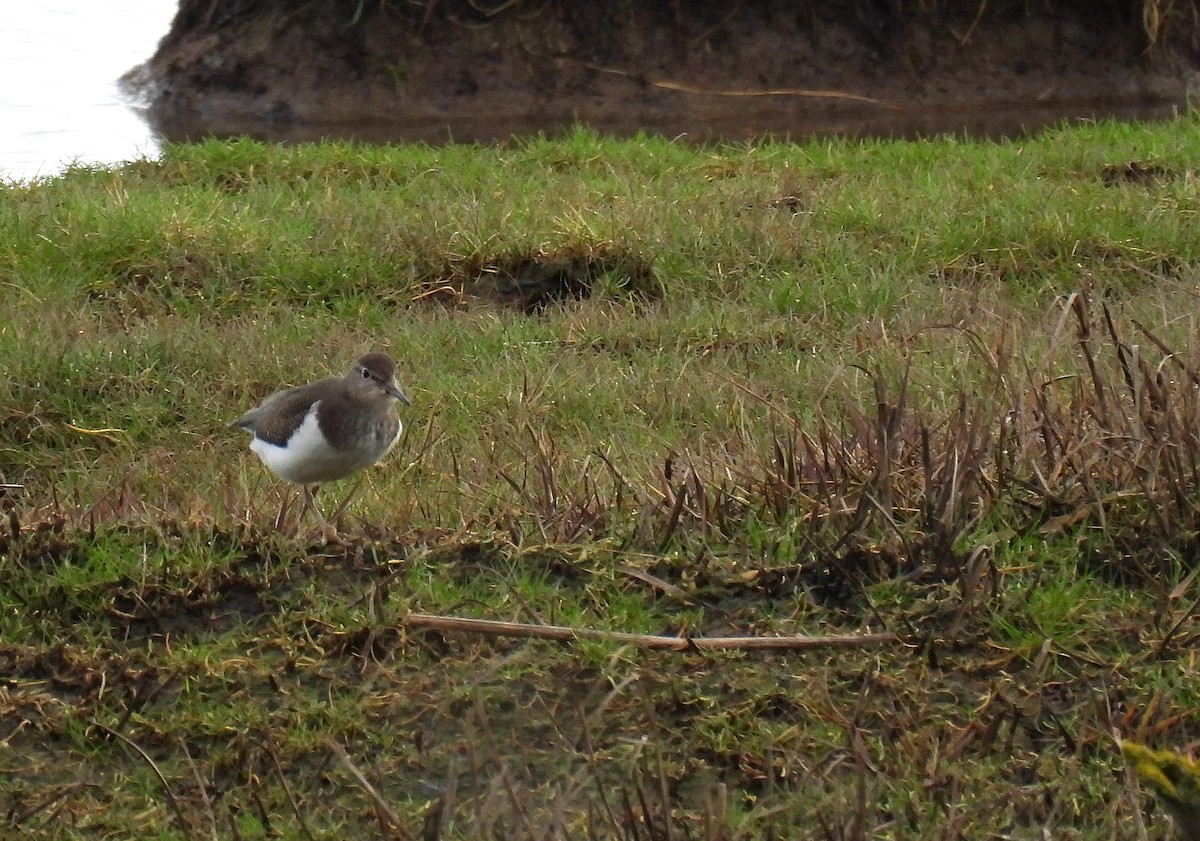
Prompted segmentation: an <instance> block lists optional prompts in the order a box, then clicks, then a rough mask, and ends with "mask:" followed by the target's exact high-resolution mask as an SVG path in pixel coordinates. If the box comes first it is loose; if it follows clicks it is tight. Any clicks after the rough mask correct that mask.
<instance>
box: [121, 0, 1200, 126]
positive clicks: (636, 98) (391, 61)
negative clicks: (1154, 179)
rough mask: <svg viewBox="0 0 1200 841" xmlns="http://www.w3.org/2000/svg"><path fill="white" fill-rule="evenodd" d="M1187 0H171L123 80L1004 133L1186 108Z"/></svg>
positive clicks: (347, 119) (237, 121)
mask: <svg viewBox="0 0 1200 841" xmlns="http://www.w3.org/2000/svg"><path fill="white" fill-rule="evenodd" d="M1185 5H1186V8H1187V11H1186V14H1184V13H1183V11H1182V7H1181V9H1176V10H1175V11H1174V13H1173V16H1172V18H1171V19H1170V20H1164V19H1163V18H1161V17H1156V16H1155V15H1156V14H1157V10H1158V6H1157V3H1156V2H1155V0H1146V2H1129V1H1128V0H1126V2H1101V3H1096V2H1082V1H1081V0H1070V2H1060V3H1054V4H1027V3H1024V2H1003V1H1002V2H985V3H980V2H978V0H969V2H960V1H959V0H945V2H933V3H929V2H926V3H922V4H919V5H918V4H916V3H909V2H905V1H904V0H892V2H884V0H855V2H845V3H842V2H804V0H744V2H730V0H697V2H687V3H683V2H677V0H674V1H673V2H669V1H668V0H626V2H615V3H577V2H574V1H573V0H546V1H545V2H533V1H532V0H508V2H500V0H494V2H489V3H485V2H480V0H440V2H439V0H426V2H424V3H421V2H409V3H385V2H379V0H362V2H359V3H355V2H348V0H314V2H309V3H304V4H295V3H293V2H290V0H234V2H224V3H212V2H211V0H181V2H180V9H179V12H178V14H177V16H176V18H175V21H174V24H173V27H172V29H171V32H170V33H169V34H168V36H167V37H166V38H165V39H164V40H163V42H162V43H161V45H160V47H159V50H158V52H157V54H156V55H155V56H154V58H153V59H152V60H151V61H150V62H148V63H147V65H145V66H144V67H142V68H139V70H138V71H137V72H136V73H135V74H133V77H132V81H133V82H134V83H135V84H136V85H140V87H141V89H142V91H143V97H144V99H145V101H146V102H147V104H148V106H149V108H148V113H149V115H150V118H151V121H152V123H153V124H154V126H155V128H156V129H157V130H159V131H160V132H161V133H163V134H164V135H165V136H166V137H168V138H170V139H186V138H195V137H198V136H203V135H208V134H216V135H226V134H241V133H248V134H252V135H255V136H259V137H264V138H271V139H309V138H318V137H358V138H361V139H366V140H426V141H439V140H446V139H456V140H492V139H497V138H503V137H507V136H510V135H513V134H527V133H536V132H538V131H545V132H554V131H555V130H557V129H559V128H562V127H565V126H569V125H571V124H572V123H575V122H582V123H586V124H588V125H590V126H592V127H594V128H596V129H599V130H602V131H605V132H610V133H614V134H629V133H633V132H636V131H639V130H646V131H651V132H659V133H666V134H670V135H676V134H689V135H692V136H696V137H700V138H706V137H723V138H746V137H752V136H756V135H760V134H764V133H774V134H779V135H788V136H804V135H811V134H818V135H820V134H881V135H892V136H897V135H900V136H908V135H913V134H921V133H934V132H942V131H968V132H971V133H976V134H998V133H999V134H1005V133H1013V132H1015V131H1020V130H1021V129H1023V128H1036V127H1038V126H1040V125H1044V124H1046V123H1050V122H1059V121H1061V120H1064V119H1071V118H1078V117H1097V116H1106V115H1116V116H1123V117H1124V116H1142V117H1147V116H1150V117H1153V116H1166V115H1168V114H1169V113H1171V112H1172V111H1173V110H1175V109H1178V108H1181V107H1183V105H1184V103H1185V101H1186V97H1187V96H1188V94H1189V92H1191V91H1194V90H1195V89H1196V88H1197V85H1198V84H1200V82H1198V80H1200V74H1198V72H1197V71H1198V70H1200V49H1197V44H1198V43H1200V24H1197V23H1196V22H1195V21H1196V15H1195V11H1194V7H1193V4H1192V3H1191V2H1188V3H1186V4H1185ZM1047 6H1050V8H1046V7H1047ZM921 7H924V8H923V9H922V8H921Z"/></svg>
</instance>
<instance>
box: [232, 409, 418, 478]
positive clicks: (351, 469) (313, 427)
mask: <svg viewBox="0 0 1200 841" xmlns="http://www.w3.org/2000/svg"><path fill="white" fill-rule="evenodd" d="M317 405H318V404H316V403H315V404H313V407H312V408H311V409H309V410H308V414H306V415H305V416H304V421H303V422H302V423H301V424H300V426H299V428H298V429H297V430H296V431H295V432H293V433H292V437H291V438H289V439H288V442H287V445H286V446H284V447H280V446H277V445H275V444H270V443H268V442H266V441H263V440H261V439H259V438H254V439H252V440H251V441H250V449H251V450H253V451H254V452H255V454H257V455H258V457H259V458H260V459H262V461H263V464H265V465H266V466H267V467H269V468H270V469H271V471H272V472H274V473H275V475H277V476H279V478H281V479H284V480H286V481H288V482H294V483H296V484H299V485H307V484H313V483H318V482H330V481H332V480H334V479H342V478H344V477H346V476H349V475H350V474H352V473H356V472H357V471H359V470H362V469H363V468H364V467H368V466H370V465H372V464H374V463H375V462H376V461H378V460H379V459H381V458H382V457H383V456H384V455H385V454H386V453H387V451H388V450H390V449H391V448H392V445H394V444H395V443H396V442H395V439H393V440H392V441H390V442H386V446H384V447H381V446H380V444H381V442H378V441H372V442H370V444H369V445H368V446H364V447H361V448H356V449H352V450H335V449H334V448H333V447H331V446H329V444H328V443H326V441H325V436H323V435H322V434H321V429H320V427H319V426H318V424H317ZM399 437H400V436H399V433H397V435H396V438H397V439H398V438H399ZM364 443H366V442H364Z"/></svg>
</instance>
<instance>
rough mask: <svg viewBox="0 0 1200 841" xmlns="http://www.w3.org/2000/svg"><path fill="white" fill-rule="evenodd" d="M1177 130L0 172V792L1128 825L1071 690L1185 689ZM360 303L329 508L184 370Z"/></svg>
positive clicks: (274, 815)
mask: <svg viewBox="0 0 1200 841" xmlns="http://www.w3.org/2000/svg"><path fill="white" fill-rule="evenodd" d="M1198 159H1200V123H1198V122H1197V120H1196V119H1195V118H1194V117H1186V118H1180V119H1178V120H1175V121H1173V122H1170V123H1164V124H1158V125H1130V124H1109V123H1104V124H1099V125H1095V126H1088V127H1082V128H1072V129H1062V130H1058V131H1052V132H1048V133H1046V134H1043V135H1040V136H1038V137H1036V138H1031V139H1023V140H1019V141H1009V142H1003V143H982V142H980V143H976V142H965V141H962V140H957V139H952V138H946V139H939V140H931V141H927V142H920V143H908V142H903V143H902V142H849V141H828V142H820V143H809V144H785V143H766V144H759V145H729V146H707V147H693V146H688V145H684V144H681V143H672V142H669V141H666V140H662V139H660V138H652V137H641V138H637V139H634V140H630V141H614V140H610V139H606V138H603V137H600V136H597V135H594V134H592V133H589V132H587V131H583V130H579V131H577V132H575V133H573V134H571V135H570V136H568V137H566V138H564V139H562V140H554V141H551V140H545V139H534V140H529V141H520V142H517V141H514V142H512V143H509V144H505V145H498V146H493V147H469V146H452V147H444V148H427V147H420V146H396V147H368V146H358V145H348V144H322V145H306V146H291V147H281V146H270V145H265V144H260V143H255V142H250V141H237V142H207V143H203V144H198V145H192V146H170V147H168V148H167V149H166V150H165V151H164V153H163V158H162V160H161V161H142V162H137V163H133V164H130V165H128V166H125V167H122V168H118V169H112V170H104V169H87V168H77V169H74V170H71V171H68V172H67V173H65V174H64V175H62V176H60V177H56V178H52V179H47V180H44V181H40V182H37V183H34V184H31V185H6V186H3V187H2V188H0V190H2V193H3V195H2V196H0V242H2V243H4V245H3V247H0V311H2V312H4V313H5V317H4V318H3V319H0V364H2V366H3V370H4V371H5V376H4V377H3V378H0V483H9V484H16V485H20V486H21V488H20V489H19V490H7V491H3V492H0V493H2V494H3V495H2V496H0V513H3V514H4V519H5V520H6V521H7V522H4V521H0V770H2V771H3V773H2V774H0V780H2V781H0V807H2V808H0V820H2V821H7V822H8V824H10V827H11V828H17V827H19V829H20V831H22V832H24V833H26V834H27V835H28V836H29V837H36V838H47V839H74V838H97V837H114V838H116V837H147V838H169V839H200V838H208V837H213V836H214V835H216V836H217V837H229V838H247V839H249V838H268V837H270V838H287V839H292V838H296V839H300V838H304V839H308V838H331V839H332V838H345V837H347V836H350V835H352V834H357V835H362V836H364V837H393V836H394V837H415V836H417V835H419V834H422V832H424V837H434V838H463V839H476V838H485V837H488V838H494V837H503V838H510V837H511V838H534V837H542V836H545V835H553V834H556V833H557V834H558V835H560V836H567V835H569V836H571V837H578V836H583V835H585V834H588V833H590V834H591V836H594V837H598V838H618V837H619V838H646V839H659V838H668V837H676V838H678V837H689V838H702V839H735V838H738V839H740V838H747V839H757V838H769V837H795V838H811V839H854V838H893V839H929V838H957V837H970V838H996V839H999V838H1007V837H1026V836H1029V837H1033V836H1034V835H1040V834H1041V833H1042V832H1043V830H1045V831H1049V832H1052V833H1060V832H1065V833H1068V834H1069V836H1070V837H1072V838H1078V839H1085V840H1086V839H1108V838H1112V837H1114V836H1119V837H1124V836H1127V835H1128V836H1130V837H1132V835H1133V833H1134V832H1135V829H1134V828H1135V826H1136V825H1137V822H1138V821H1144V822H1145V825H1146V827H1147V831H1148V835H1149V837H1150V838H1165V837H1167V835H1168V833H1169V824H1168V822H1167V821H1166V820H1164V819H1163V818H1162V817H1161V816H1160V815H1158V814H1157V813H1154V812H1153V811H1151V812H1150V813H1148V814H1147V815H1146V816H1145V817H1144V818H1143V817H1141V815H1142V808H1143V804H1142V803H1141V802H1140V800H1139V798H1138V794H1137V792H1136V790H1135V789H1134V788H1133V787H1132V784H1131V783H1129V782H1127V781H1126V778H1125V777H1124V776H1122V773H1121V770H1120V769H1121V768H1122V761H1121V759H1120V758H1119V751H1118V749H1117V747H1116V744H1115V742H1114V741H1113V735H1114V733H1115V734H1119V735H1121V736H1122V737H1126V738H1130V739H1133V740H1135V741H1140V742H1147V743H1152V744H1159V745H1164V746H1170V747H1173V748H1176V749H1183V750H1191V749H1194V748H1195V746H1196V744H1197V740H1198V739H1200V731H1198V730H1197V723H1196V721H1195V720H1194V716H1192V714H1191V711H1192V710H1194V709H1195V708H1196V704H1197V689H1196V687H1197V686H1200V674H1197V671H1196V664H1195V662H1194V658H1193V657H1192V656H1191V654H1190V651H1191V649H1192V648H1194V642H1195V638H1196V633H1197V624H1196V622H1197V620H1196V616H1195V610H1194V603H1195V602H1196V597H1197V594H1196V584H1195V582H1194V581H1193V580H1192V579H1191V578H1190V577H1189V576H1190V575H1191V574H1192V572H1193V571H1194V570H1195V568H1196V563H1195V558H1196V545H1197V543H1196V541H1197V533H1198V531H1200V528H1198V524H1200V505H1198V503H1197V485H1198V484H1200V481H1198V479H1197V477H1200V400H1198V398H1197V396H1196V392H1195V384H1196V383H1197V382H1200V377H1198V375H1197V374H1196V372H1197V371H1200V346H1198V343H1197V340H1196V338H1195V337H1196V323H1195V322H1196V316H1195V313H1196V311H1197V293H1198V292H1200V283H1198V282H1197V281H1198V279H1200V274H1198V269H1200V240H1198V239H1197V238H1196V236H1195V223H1196V210H1197V207H1200V199H1198V198H1197V191H1196V178H1197V176H1196V171H1195V170H1194V168H1193V167H1194V162H1195V161H1196V160H1198ZM1131 161H1136V162H1139V163H1142V164H1146V165H1147V166H1150V167H1153V168H1154V169H1152V170H1146V171H1147V172H1148V173H1149V175H1148V176H1147V177H1146V178H1144V179H1138V178H1134V179H1132V180H1124V179H1123V178H1122V177H1121V173H1123V172H1126V171H1128V170H1126V169H1124V167H1125V164H1127V163H1128V162H1131ZM368 349H384V350H387V351H388V352H390V353H391V354H392V355H393V356H395V357H396V358H397V359H398V360H399V366H400V373H399V379H400V384H401V386H402V387H403V388H404V390H405V391H406V393H407V394H408V395H409V396H410V397H411V398H412V399H413V404H414V405H413V407H412V408H411V409H406V410H405V412H404V420H405V423H406V425H407V432H406V433H405V437H404V438H403V440H402V442H401V444H400V445H399V446H398V447H397V450H396V451H395V452H394V453H393V454H392V455H391V456H390V457H389V459H388V460H387V461H386V462H384V464H382V465H381V466H379V467H377V468H373V469H372V470H371V471H369V474H368V476H367V478H366V481H365V482H364V484H363V486H362V489H361V490H360V492H359V494H358V495H357V496H356V497H355V499H354V500H353V502H352V503H351V504H350V506H349V510H348V512H347V514H346V515H345V517H344V518H343V521H342V523H341V526H342V529H343V531H344V532H345V533H346V534H347V535H349V540H348V544H347V545H346V546H342V547H338V546H332V547H325V546H322V545H321V544H320V542H319V541H318V540H317V538H316V536H315V534H316V532H315V527H314V524H313V523H311V522H305V523H300V524H297V523H296V522H295V517H296V511H297V510H298V507H297V504H296V500H295V490H294V489H291V488H288V487H285V486H283V485H282V483H280V482H279V481H277V480H276V479H275V478H274V477H273V476H271V475H270V474H269V473H268V472H267V471H266V470H265V468H264V467H263V466H262V465H261V464H260V463H259V462H258V461H257V459H255V457H254V456H253V455H252V454H251V453H249V452H248V450H247V449H246V440H245V436H244V435H243V434H241V433H240V431H238V430H234V429H230V428H229V427H228V424H229V422H230V421H231V420H232V419H234V418H236V417H238V416H239V415H240V414H241V412H243V411H244V410H245V408H246V407H248V406H250V405H252V404H253V403H254V402H256V401H257V400H259V399H261V398H262V397H263V396H265V395H266V394H267V393H269V392H270V391H272V390H273V389H275V388H277V387H280V386H282V385H288V384H295V383H298V382H302V381H306V380H309V379H312V378H315V377H318V376H324V375H327V374H329V373H337V372H340V371H341V370H342V369H344V367H345V366H346V365H348V364H349V362H350V361H351V360H352V359H353V358H354V357H355V356H356V355H358V354H359V353H361V352H363V351H366V350H368ZM349 484H350V483H349V482H346V483H340V484H338V485H335V486H333V487H330V488H327V489H325V490H324V491H323V492H322V494H321V497H320V500H321V504H322V505H323V506H324V508H325V510H327V511H329V510H332V509H333V507H335V506H336V503H337V501H339V500H340V498H341V496H342V495H343V494H344V493H345V492H346V491H347V490H348V486H349ZM287 500H291V507H290V509H289V512H288V514H287V516H286V517H285V520H286V522H285V527H284V530H283V531H282V532H279V531H277V530H276V529H275V527H274V522H275V519H276V515H277V513H278V512H279V510H280V507H281V505H282V504H283V503H285V502H286V501H287ZM410 612H420V613H433V614H445V615H450V616H463V617H475V618H481V619H491V620H503V621H514V622H523V623H530V624H558V625H567V626H571V627H578V628H586V629H603V630H611V631H625V632H634V633H644V634H667V635H675V634H683V635H690V636H697V637H699V636H728V635H755V636H774V635H787V634H826V633H854V632H866V631H883V630H888V631H892V632H895V633H896V634H898V635H899V637H900V639H901V641H902V644H893V645H887V646H883V647H861V648H853V649H827V650H816V651H808V652H753V651H728V652H718V653H701V652H698V651H688V652H680V653H669V652H655V651H648V650H640V649H638V648H636V647H634V646H631V645H629V644H625V643H621V642H619V641H616V640H591V639H589V640H579V641H577V642H575V643H570V644H563V643H555V642H550V641H545V640H522V639H508V638H500V637H487V636H478V635H468V634H465V633H460V632H452V631H441V632H439V631H430V630H417V629H414V628H411V627H409V626H406V624H405V621H404V620H405V617H406V616H407V615H408V614H409V613H410ZM110 731H115V732H116V733H119V734H120V735H119V736H114V735H112V732H110ZM335 746H336V747H335ZM338 748H341V749H344V750H345V751H346V755H347V756H348V757H349V764H347V762H345V761H343V760H342V759H340V758H339V756H338V753H337V749H338ZM139 751H141V752H139ZM351 765H353V766H354V769H355V770H357V771H358V772H360V773H362V774H364V775H365V776H366V777H367V778H368V779H369V780H370V781H371V784H372V786H374V788H375V791H376V793H375V794H374V795H373V794H371V793H370V792H369V791H368V790H367V788H366V787H365V786H363V785H362V784H361V782H360V781H359V780H358V779H357V778H356V776H355V772H354V771H352V770H351V767H350V766H351ZM389 810H390V811H392V812H393V813H394V814H395V815H396V820H397V821H398V822H399V827H397V826H393V825H392V818H390V817H388V815H387V812H388V811H389ZM423 827H424V829H423Z"/></svg>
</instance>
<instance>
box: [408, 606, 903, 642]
mask: <svg viewBox="0 0 1200 841" xmlns="http://www.w3.org/2000/svg"><path fill="white" fill-rule="evenodd" d="M404 624H405V625H406V626H407V627H409V628H433V629H436V630H442V631H466V632H468V633H473V634H488V635H491V636H499V637H535V638H537V639H550V640H568V641H570V640H577V639H587V640H608V641H610V642H619V643H629V644H631V645H636V646H637V647H639V648H656V649H667V650H672V651H686V650H688V649H696V648H699V649H706V650H709V649H719V648H736V649H742V650H752V649H766V650H775V651H779V650H787V651H795V650H799V649H813V648H858V647H863V646H872V645H886V644H889V643H896V642H899V641H900V638H899V637H898V636H896V635H895V634H891V633H882V634H838V635H833V636H827V637H664V636H656V635H654V634H630V633H625V632H623V631H599V630H596V629H594V628H566V627H563V626H562V625H526V624H524V623H521V622H496V621H492V620H489V619H463V618H460V617H457V616H433V615H431V614H428V613H410V614H408V616H406V617H405V619H404Z"/></svg>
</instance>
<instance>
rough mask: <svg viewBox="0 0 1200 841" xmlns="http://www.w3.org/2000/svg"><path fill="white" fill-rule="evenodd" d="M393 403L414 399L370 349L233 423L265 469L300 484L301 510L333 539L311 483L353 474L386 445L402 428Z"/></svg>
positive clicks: (388, 364) (388, 365)
mask: <svg viewBox="0 0 1200 841" xmlns="http://www.w3.org/2000/svg"><path fill="white" fill-rule="evenodd" d="M397 401H399V402H401V403H404V404H405V405H406V406H407V405H412V404H411V401H410V400H409V399H408V397H407V396H406V395H405V394H404V392H403V391H401V390H400V388H399V386H397V385H396V364H395V363H394V362H393V361H392V358H391V357H390V356H388V355H387V354H385V353H378V352H375V353H368V354H366V355H365V356H360V357H359V358H358V359H356V360H355V361H354V364H353V365H351V366H350V369H349V370H348V371H347V372H346V373H345V374H344V375H343V376H340V377H327V378H325V379H323V380H317V381H316V382H311V383H308V384H306V385H299V386H295V387H293V388H285V389H283V390H281V391H276V392H275V393H274V394H272V395H270V396H269V397H267V398H266V399H265V400H263V401H262V403H260V404H259V405H258V406H255V407H254V408H253V409H251V410H250V411H248V412H246V413H245V414H244V415H242V416H241V417H240V418H238V419H237V420H236V421H234V422H233V423H232V424H231V426H234V427H240V428H241V429H245V430H247V431H248V432H249V433H250V435H251V438H250V449H251V450H252V451H253V452H254V453H255V455H257V456H258V457H259V458H260V459H261V460H262V462H263V464H265V465H266V466H267V467H268V468H269V469H270V470H271V472H273V473H274V474H275V475H276V476H278V477H279V478H281V479H283V480H284V481H286V482H291V483H293V484H297V485H300V487H301V488H302V489H303V491H304V509H302V510H301V512H300V516H301V517H303V516H304V510H306V509H308V508H312V510H313V511H314V512H315V514H316V516H317V519H318V520H319V521H320V525H321V532H322V534H323V535H324V537H325V539H326V540H327V541H328V542H334V541H336V540H337V530H336V529H334V528H333V526H331V525H330V524H329V523H328V522H327V521H326V520H325V518H324V517H323V516H322V515H321V512H320V510H319V509H318V508H317V506H316V503H315V502H314V501H313V486H318V485H321V484H323V483H325V482H331V481H334V480H336V479H344V478H345V477H347V476H351V475H353V474H354V473H357V472H358V471H360V470H362V469H364V468H366V467H370V466H371V465H372V464H375V463H376V462H378V461H380V460H381V459H382V458H383V457H384V456H386V455H387V454H388V453H389V452H390V451H391V449H392V447H394V446H395V445H396V442H397V441H398V440H399V439H400V432H401V431H402V430H403V428H404V427H403V424H402V423H401V422H400V418H399V417H398V416H397V414H396V407H395V404H396V402H397ZM355 489H357V485H356V486H355ZM353 492H354V489H352V490H351V495H353ZM346 501H347V502H348V501H349V496H348V497H347V499H346ZM345 504H346V503H345V502H343V503H342V507H344V506H345ZM339 510H341V509H339Z"/></svg>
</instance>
